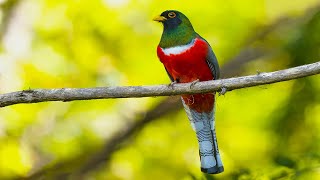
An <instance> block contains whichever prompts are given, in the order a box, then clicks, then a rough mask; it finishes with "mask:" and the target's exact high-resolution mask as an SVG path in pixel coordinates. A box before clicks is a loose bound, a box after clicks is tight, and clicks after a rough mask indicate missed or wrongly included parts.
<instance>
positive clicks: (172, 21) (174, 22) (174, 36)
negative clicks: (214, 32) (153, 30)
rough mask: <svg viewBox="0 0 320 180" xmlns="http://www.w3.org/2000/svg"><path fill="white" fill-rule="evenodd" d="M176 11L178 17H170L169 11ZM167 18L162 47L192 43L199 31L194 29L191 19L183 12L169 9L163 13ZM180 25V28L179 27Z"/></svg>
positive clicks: (164, 23) (161, 42)
mask: <svg viewBox="0 0 320 180" xmlns="http://www.w3.org/2000/svg"><path fill="white" fill-rule="evenodd" d="M170 12H174V13H175V14H176V16H177V18H170V17H168V13H170ZM161 16H163V17H166V18H167V20H166V21H164V22H163V26H164V27H163V28H164V29H163V33H162V36H161V40H160V44H159V45H160V47H162V48H168V47H173V46H180V45H185V44H188V43H190V42H191V41H192V40H193V39H194V38H195V37H197V33H196V32H195V31H194V29H193V27H192V24H191V23H190V21H189V19H188V18H187V17H186V16H185V15H184V14H182V13H180V12H178V11H174V10H168V11H165V12H163V13H162V14H161ZM177 27H178V28H177Z"/></svg>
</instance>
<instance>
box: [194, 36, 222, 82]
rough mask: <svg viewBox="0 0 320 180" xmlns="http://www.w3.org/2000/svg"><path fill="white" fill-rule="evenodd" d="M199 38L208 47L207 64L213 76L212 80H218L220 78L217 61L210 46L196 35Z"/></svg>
mask: <svg viewBox="0 0 320 180" xmlns="http://www.w3.org/2000/svg"><path fill="white" fill-rule="evenodd" d="M198 36H199V38H201V39H202V40H204V41H205V42H206V43H207V44H208V46H209V52H208V54H207V57H206V58H207V64H208V66H209V68H210V70H211V72H212V74H213V78H214V79H219V78H220V68H219V64H218V60H217V58H216V55H215V54H214V52H213V50H212V48H211V46H210V44H209V43H208V41H206V40H205V39H204V38H202V37H201V36H200V35H199V34H198Z"/></svg>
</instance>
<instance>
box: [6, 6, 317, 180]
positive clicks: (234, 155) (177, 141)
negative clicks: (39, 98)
mask: <svg viewBox="0 0 320 180" xmlns="http://www.w3.org/2000/svg"><path fill="white" fill-rule="evenodd" d="M9 2H10V0H7V1H6V0H4V1H3V2H1V1H0V4H1V13H2V16H1V17H2V21H1V25H2V27H1V30H2V32H1V33H0V35H1V36H2V37H1V40H2V45H1V55H0V92H1V93H6V92H11V91H17V90H21V89H28V88H62V87H94V86H115V85H149V84H165V83H169V78H168V77H167V74H166V72H165V70H164V68H163V66H162V64H161V63H160V62H159V60H158V59H157V57H156V46H157V44H158V43H159V40H160V36H161V32H162V27H161V25H160V24H157V23H155V22H153V21H152V18H153V17H154V16H155V15H158V14H160V13H161V12H162V11H164V10H166V9H177V10H179V11H181V12H183V13H184V14H185V15H187V16H188V18H189V19H190V21H191V22H192V24H193V26H194V28H195V30H196V31H197V32H198V33H199V34H200V35H201V36H203V37H204V38H205V39H206V40H208V42H209V43H210V44H211V45H212V47H213V49H214V51H215V53H216V55H217V58H218V61H219V63H220V65H221V67H223V66H224V64H227V63H228V62H229V59H232V58H234V57H235V56H236V55H237V54H238V53H239V52H241V51H242V49H244V48H247V47H248V46H249V47H254V48H257V49H260V50H262V51H263V52H265V53H266V54H267V55H266V56H262V57H258V58H256V59H255V60H254V61H252V62H248V63H246V64H245V66H244V67H240V65H238V66H236V67H237V68H236V69H235V70H237V69H238V68H241V69H243V71H242V72H241V73H240V74H239V75H241V74H254V73H256V72H257V71H261V72H264V71H272V70H278V69H283V68H287V67H292V66H297V65H302V64H306V63H311V62H314V61H319V52H320V37H319V36H320V34H319V32H320V13H319V7H317V8H318V9H317V11H318V13H315V14H313V13H310V11H311V10H310V9H308V8H310V7H315V4H316V3H318V1H317V0H307V1H289V0H284V1H281V2H279V1H275V0H268V1H263V2H262V1H256V0H248V1H230V0H225V1H217V0H216V1H209V0H199V1H197V3H195V2H194V1H160V0H157V1H143V0H91V1H80V0H78V1H75V0H65V1H58V0H25V1H11V2H10V3H9ZM314 11H315V10H314ZM308 14H309V15H308ZM280 17H287V19H289V20H291V21H290V23H288V22H286V21H281V22H280V23H278V24H277V25H274V27H272V28H271V30H269V31H268V32H267V35H265V36H263V37H261V38H258V39H255V40H254V41H253V43H250V40H251V39H254V37H256V36H258V35H259V34H260V33H262V32H263V31H264V30H265V29H267V28H268V27H269V25H270V24H273V23H274V22H276V21H277V19H279V18H280ZM235 63H237V62H235ZM222 73H223V72H222ZM319 92H320V78H319V76H314V77H308V78H304V79H300V80H294V81H290V82H283V83H278V84H273V85H266V86H261V87H255V88H248V89H242V90H236V91H232V92H228V93H227V94H226V95H224V96H219V97H218V99H217V110H216V119H217V122H216V126H217V136H218V138H219V139H218V141H219V146H220V151H221V154H222V159H223V162H224V164H225V172H224V173H222V174H219V175H214V176H212V175H204V174H202V173H201V172H200V166H199V157H198V145H197V140H196V138H195V134H194V132H193V131H192V129H191V127H190V125H189V122H188V120H187V117H186V115H185V113H184V111H183V110H182V109H181V111H179V113H172V114H169V115H166V116H159V118H158V120H157V121H154V122H152V123H150V124H148V125H146V126H145V127H144V128H141V130H139V132H138V133H136V134H134V136H133V137H128V141H127V142H126V143H125V144H124V145H123V146H122V148H121V149H119V150H117V151H116V152H115V153H114V154H113V155H112V156H111V159H109V161H108V160H106V161H108V164H107V165H104V166H102V167H100V168H97V169H96V170H94V171H91V172H90V173H88V174H85V178H87V179H185V180H189V179H190V180H192V179H319V178H320V172H319V167H320V133H319V132H320V103H319V102H320V94H319ZM162 100H163V98H143V99H115V100H93V101H78V102H65V103H64V102H50V103H39V104H29V105H14V106H9V107H5V108H1V109H0V179H6V178H7V179H8V178H14V177H25V176H27V175H28V174H30V173H32V172H34V171H38V170H39V169H41V168H43V166H44V165H46V164H49V167H50V166H54V165H55V164H57V163H58V164H59V163H62V164H63V165H64V169H60V170H59V169H56V170H54V169H53V170H51V171H50V173H49V174H47V178H46V179H50V178H54V177H56V176H55V174H57V172H59V173H61V171H63V172H64V173H65V172H69V173H70V172H73V169H77V168H78V167H79V166H80V165H81V163H83V162H82V161H83V159H82V157H84V155H89V156H90V155H91V154H94V153H95V152H96V151H97V150H99V149H100V148H101V147H102V146H103V144H104V142H108V140H109V139H110V137H112V135H114V134H115V133H116V132H118V131H119V130H120V131H121V130H123V129H126V127H128V126H130V125H132V124H133V123H135V122H136V120H137V119H138V118H139V117H140V116H143V115H141V114H140V113H141V112H146V111H148V110H149V109H151V108H153V107H155V106H156V105H157V104H158V103H159V102H160V101H162ZM74 158H75V159H79V161H76V162H77V163H70V164H68V163H67V162H69V160H72V159H74ZM64 162H66V163H64ZM45 167H47V166H45ZM61 168H62V167H61ZM59 173H58V174H59ZM59 175H61V174H59ZM69 178H70V177H69ZM70 179H72V176H71V178H70Z"/></svg>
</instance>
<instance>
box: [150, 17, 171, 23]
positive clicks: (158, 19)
mask: <svg viewBox="0 0 320 180" xmlns="http://www.w3.org/2000/svg"><path fill="white" fill-rule="evenodd" d="M152 20H154V21H158V22H163V21H165V20H167V18H165V17H163V16H156V17H154V18H153V19H152Z"/></svg>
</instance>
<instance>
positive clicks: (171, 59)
mask: <svg viewBox="0 0 320 180" xmlns="http://www.w3.org/2000/svg"><path fill="white" fill-rule="evenodd" d="M153 20H154V21H158V22H161V23H162V24H163V33H162V36H161V40H160V43H159V45H158V47H157V55H158V57H159V59H160V61H161V62H162V63H163V65H164V67H165V69H166V71H167V74H168V75H169V77H170V79H171V85H172V84H174V83H189V82H194V83H196V82H198V81H209V80H215V79H218V78H219V74H220V72H219V65H218V61H217V58H216V56H215V54H214V53H213V51H212V48H211V47H210V45H209V43H208V42H207V41H206V40H205V39H203V38H202V37H201V36H200V35H199V34H198V33H196V32H195V30H194V29H193V26H192V24H191V22H190V21H189V19H188V18H187V17H186V16H185V15H184V14H182V13H181V12H179V11H176V10H167V11H164V12H163V13H162V14H161V15H160V16H157V17H155V18H154V19H153ZM181 99H182V104H183V106H184V109H185V111H186V113H187V116H188V119H189V120H190V123H191V126H192V128H193V129H194V131H195V132H196V134H197V139H198V143H199V155H200V161H201V171H202V172H205V173H209V174H218V173H221V172H223V171H224V168H223V164H222V161H221V157H220V153H219V149H218V144H217V138H216V132H215V116H214V114H215V93H204V94H194V95H182V96H181Z"/></svg>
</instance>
